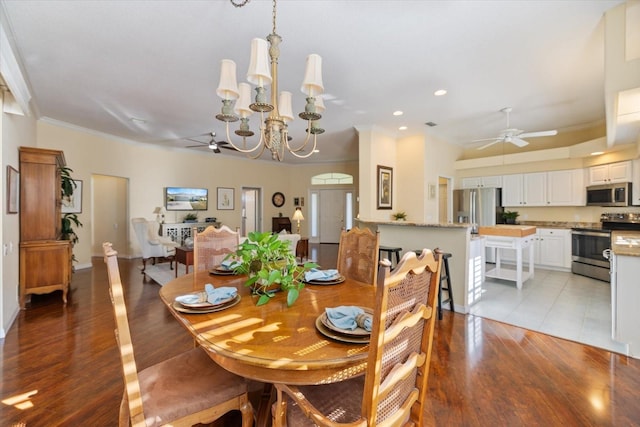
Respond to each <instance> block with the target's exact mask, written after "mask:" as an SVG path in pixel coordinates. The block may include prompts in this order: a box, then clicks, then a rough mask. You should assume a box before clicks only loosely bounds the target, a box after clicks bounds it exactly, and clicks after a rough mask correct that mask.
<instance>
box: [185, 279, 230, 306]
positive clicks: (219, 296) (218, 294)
mask: <svg viewBox="0 0 640 427" xmlns="http://www.w3.org/2000/svg"><path fill="white" fill-rule="evenodd" d="M236 295H238V290H237V289H236V288H233V287H231V286H226V287H225V286H223V287H220V288H214V287H213V285H212V284H210V283H207V284H206V285H204V292H196V293H191V294H187V295H180V296H177V297H176V301H178V302H179V303H180V304H197V303H201V302H208V303H209V304H219V303H220V302H221V301H226V300H228V299H229V298H235V297H236Z"/></svg>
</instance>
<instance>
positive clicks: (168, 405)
mask: <svg viewBox="0 0 640 427" xmlns="http://www.w3.org/2000/svg"><path fill="white" fill-rule="evenodd" d="M138 378H139V382H140V391H141V392H142V396H143V402H142V408H143V410H144V414H145V418H146V424H147V426H150V427H151V426H160V425H164V424H166V423H169V422H171V421H172V420H176V419H179V418H182V417H186V416H187V415H189V414H193V413H196V412H199V411H202V410H205V409H207V408H211V407H213V406H216V405H217V404H219V403H222V402H225V401H227V400H230V399H233V398H234V397H236V396H239V395H241V394H243V393H245V392H246V390H247V384H246V381H243V379H242V378H240V377H238V376H237V375H234V374H232V373H230V372H228V371H225V370H224V369H222V368H221V367H219V366H218V365H217V364H216V363H215V362H214V361H213V360H211V358H210V357H209V356H207V354H206V353H205V352H204V350H202V349H201V348H200V347H196V348H194V349H192V350H189V351H187V352H186V353H182V354H180V355H178V356H176V357H173V358H171V359H168V360H165V361H163V362H160V363H158V364H156V365H153V366H150V367H148V368H146V369H144V370H142V371H140V372H139V373H138Z"/></svg>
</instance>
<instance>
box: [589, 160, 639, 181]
mask: <svg viewBox="0 0 640 427" xmlns="http://www.w3.org/2000/svg"><path fill="white" fill-rule="evenodd" d="M632 179H633V176H632V167H631V161H630V160H628V161H626V162H618V163H609V164H607V165H599V166H591V167H590V168H589V185H599V184H613V183H616V182H631V180H632Z"/></svg>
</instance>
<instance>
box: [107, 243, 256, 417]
mask: <svg viewBox="0 0 640 427" xmlns="http://www.w3.org/2000/svg"><path fill="white" fill-rule="evenodd" d="M102 247H103V251H104V258H105V263H106V264H107V271H108V274H109V291H110V294H111V303H112V305H113V312H114V316H115V321H116V330H115V333H116V341H117V342H118V349H119V350H120V361H121V362H122V373H123V378H124V385H125V390H124V395H123V397H122V403H121V405H120V416H119V426H120V427H123V426H129V425H132V426H134V427H141V426H145V427H151V426H162V425H171V426H174V427H176V426H192V425H194V424H199V423H203V424H208V423H212V422H213V421H215V420H216V419H218V418H220V417H221V416H222V415H224V414H226V413H227V412H229V411H232V410H239V411H240V412H241V413H242V427H249V426H251V425H253V409H252V407H251V403H250V402H249V398H248V393H247V381H246V380H245V379H244V378H242V377H239V376H237V375H234V374H232V373H230V372H227V371H225V370H224V369H222V368H221V367H220V366H218V365H217V364H216V363H215V362H214V361H213V360H211V358H209V356H208V355H207V354H206V353H205V352H204V350H202V348H200V347H196V348H193V349H192V350H189V351H187V352H185V353H182V354H180V355H178V356H175V357H173V358H171V359H168V360H165V361H163V362H160V363H158V364H156V365H153V366H150V367H148V368H146V369H143V370H142V371H140V372H138V371H137V368H136V361H135V358H134V353H133V343H132V341H131V333H130V331H129V322H128V320H127V308H126V305H125V301H124V293H123V291H122V282H121V280H120V270H119V269H118V259H117V254H118V253H117V252H116V251H115V250H114V249H113V248H112V245H111V243H103V245H102Z"/></svg>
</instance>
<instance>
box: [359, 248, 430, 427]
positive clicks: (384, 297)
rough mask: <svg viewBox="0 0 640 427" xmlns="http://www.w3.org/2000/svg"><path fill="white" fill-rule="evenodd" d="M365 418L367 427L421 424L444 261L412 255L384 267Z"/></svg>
mask: <svg viewBox="0 0 640 427" xmlns="http://www.w3.org/2000/svg"><path fill="white" fill-rule="evenodd" d="M380 264H381V265H380V268H379V270H378V277H377V283H378V287H377V290H376V304H375V312H374V316H375V317H374V319H375V321H374V322H373V330H372V332H371V343H370V351H369V358H368V362H367V366H368V370H367V376H366V378H365V387H364V396H363V408H362V416H363V417H364V418H366V419H367V422H368V425H376V426H381V427H384V426H391V425H398V424H401V423H404V422H408V423H413V424H415V425H422V424H421V423H422V412H423V411H422V410H423V408H422V406H423V405H424V401H425V397H426V391H427V378H428V370H429V363H430V361H431V346H432V341H433V331H434V317H435V316H433V313H434V306H435V303H436V300H435V299H436V297H437V294H438V282H439V280H440V268H441V265H442V259H441V256H439V255H438V254H434V252H432V251H430V250H428V249H425V250H423V252H422V254H421V255H420V256H419V257H417V256H416V255H415V253H414V252H407V253H406V254H405V255H404V256H403V257H402V259H401V260H400V263H399V264H398V265H397V266H396V268H395V269H394V270H393V271H391V268H390V266H391V264H390V263H389V262H388V261H386V260H384V261H382V262H380Z"/></svg>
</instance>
